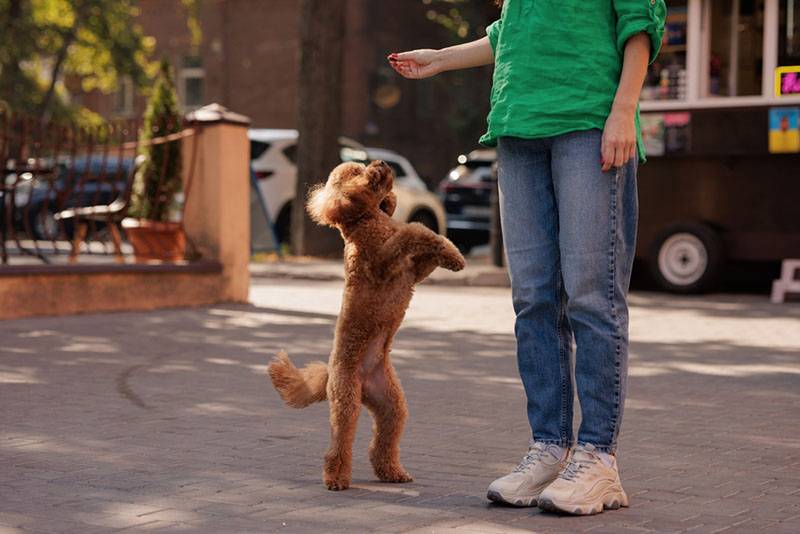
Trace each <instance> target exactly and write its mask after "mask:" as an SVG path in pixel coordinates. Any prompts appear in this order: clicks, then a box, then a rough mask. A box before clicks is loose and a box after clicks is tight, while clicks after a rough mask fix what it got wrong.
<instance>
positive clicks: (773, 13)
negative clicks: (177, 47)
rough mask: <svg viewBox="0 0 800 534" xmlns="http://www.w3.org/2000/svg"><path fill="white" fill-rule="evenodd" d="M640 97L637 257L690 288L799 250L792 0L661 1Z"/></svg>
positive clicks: (663, 278) (797, 56) (797, 7)
mask: <svg viewBox="0 0 800 534" xmlns="http://www.w3.org/2000/svg"><path fill="white" fill-rule="evenodd" d="M668 7H669V14H668V17H667V20H666V27H665V32H664V42H663V46H662V50H661V53H660V55H659V57H658V58H657V59H656V61H655V62H654V63H653V64H652V65H651V66H650V68H649V71H648V75H647V79H646V82H645V87H644V90H643V92H642V101H641V125H642V132H643V137H644V141H645V147H646V149H647V154H648V156H647V159H648V163H647V165H645V166H644V167H642V169H641V172H640V178H639V199H640V227H639V241H638V249H637V257H638V258H639V259H640V260H643V261H644V262H645V263H646V264H647V266H648V267H649V269H650V270H651V272H652V274H653V275H654V277H655V279H656V281H657V282H658V283H659V284H660V285H661V286H662V287H664V288H665V289H668V290H671V291H677V292H687V293H688V292H698V291H703V290H705V289H708V288H709V287H711V286H712V285H713V283H714V282H715V281H716V280H717V279H718V277H719V275H720V272H721V270H722V267H723V266H724V265H725V263H726V262H729V261H779V260H783V259H785V258H800V125H798V120H800V0H683V1H680V0H675V1H670V2H668Z"/></svg>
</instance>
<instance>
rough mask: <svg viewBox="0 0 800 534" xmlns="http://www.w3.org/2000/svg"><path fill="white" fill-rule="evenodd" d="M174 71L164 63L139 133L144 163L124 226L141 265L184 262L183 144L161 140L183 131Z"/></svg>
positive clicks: (135, 184)
mask: <svg viewBox="0 0 800 534" xmlns="http://www.w3.org/2000/svg"><path fill="white" fill-rule="evenodd" d="M182 122H183V121H182V115H181V112H180V109H179V106H178V96H177V94H176V92H175V83H174V82H173V78H172V72H171V69H170V65H169V63H168V62H167V61H166V60H162V61H161V64H160V66H159V74H158V79H157V80H156V84H155V88H154V89H153V94H152V96H151V97H150V100H149V102H148V104H147V111H146V112H145V116H144V124H143V125H142V130H141V132H140V136H139V140H140V145H141V147H142V148H141V149H140V156H141V157H142V160H143V161H142V163H141V164H140V165H139V168H138V170H137V172H136V176H135V177H134V182H133V191H132V194H131V206H130V209H129V211H128V217H127V218H126V219H125V220H124V221H123V223H122V226H123V227H124V228H125V231H126V234H127V236H128V241H129V242H130V243H131V245H132V246H133V251H134V256H135V257H136V261H137V262H142V261H150V260H162V261H175V260H181V259H183V257H184V253H185V250H186V236H185V233H184V230H183V223H182V221H181V220H180V219H181V214H182V209H181V201H182V198H181V197H182V193H181V191H182V189H183V176H182V156H181V140H180V139H176V140H172V141H168V142H163V141H161V140H159V139H158V138H161V137H164V136H167V135H170V134H174V133H178V132H180V131H181V129H182V128H183V124H182Z"/></svg>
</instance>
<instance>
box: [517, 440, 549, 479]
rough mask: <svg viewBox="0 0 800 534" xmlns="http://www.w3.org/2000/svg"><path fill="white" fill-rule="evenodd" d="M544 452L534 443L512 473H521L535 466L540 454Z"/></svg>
mask: <svg viewBox="0 0 800 534" xmlns="http://www.w3.org/2000/svg"><path fill="white" fill-rule="evenodd" d="M543 452H544V447H542V446H541V445H540V444H539V443H534V444H533V445H531V446H530V448H529V449H528V452H527V453H526V454H525V456H524V457H523V458H522V461H521V462H520V463H519V465H518V466H517V467H515V468H514V473H522V472H523V471H526V470H527V469H528V468H529V467H531V466H533V465H536V462H538V461H539V460H541V459H542V453H543Z"/></svg>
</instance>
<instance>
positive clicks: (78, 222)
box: [55, 155, 145, 263]
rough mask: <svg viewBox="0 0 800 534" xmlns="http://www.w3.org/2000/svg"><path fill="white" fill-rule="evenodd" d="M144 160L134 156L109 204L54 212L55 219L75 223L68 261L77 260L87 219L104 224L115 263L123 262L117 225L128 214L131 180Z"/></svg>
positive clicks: (85, 231)
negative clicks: (120, 189) (123, 186)
mask: <svg viewBox="0 0 800 534" xmlns="http://www.w3.org/2000/svg"><path fill="white" fill-rule="evenodd" d="M144 161H145V156H142V155H139V156H137V157H136V159H135V160H134V164H133V166H132V167H131V170H130V172H129V174H128V176H127V180H126V181H125V189H124V190H123V191H122V192H121V194H120V195H119V196H118V197H117V198H116V199H114V201H113V202H111V203H110V204H100V205H97V206H80V207H75V208H68V209H65V210H63V211H60V212H59V213H56V214H55V218H56V220H60V221H63V220H67V219H72V220H73V221H74V224H75V232H74V235H73V236H72V249H71V251H70V253H69V261H70V263H75V262H77V261H78V254H80V249H81V243H82V242H83V240H84V239H85V238H86V233H87V231H88V228H89V226H88V221H95V222H100V223H103V224H105V225H106V227H107V228H108V231H109V234H111V242H112V243H113V245H114V256H115V258H116V260H117V263H124V262H125V259H124V258H123V256H122V235H121V234H120V231H119V226H120V224H121V223H122V219H124V218H125V217H126V216H127V214H128V208H129V207H130V203H131V194H132V192H133V181H134V179H135V178H136V173H137V172H138V170H139V168H140V167H141V166H142V163H144Z"/></svg>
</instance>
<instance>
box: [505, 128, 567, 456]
mask: <svg viewBox="0 0 800 534" xmlns="http://www.w3.org/2000/svg"><path fill="white" fill-rule="evenodd" d="M498 161H499V186H500V212H501V221H502V226H503V240H504V243H505V248H506V255H507V257H508V266H509V275H510V277H511V290H512V298H513V304H514V311H515V312H516V316H517V318H516V324H515V328H514V331H515V334H516V338H517V362H518V365H519V373H520V376H521V378H522V383H523V385H524V387H525V394H526V396H527V399H528V420H529V422H530V425H531V430H532V433H533V438H534V439H535V440H536V441H540V442H546V443H556V444H558V445H561V446H563V447H568V446H571V444H572V441H573V435H572V402H573V395H574V393H573V389H572V375H571V366H570V350H571V340H572V332H571V330H570V327H569V321H568V320H567V317H566V294H565V293H564V290H563V284H562V280H561V274H560V260H559V247H558V212H557V208H556V202H555V192H554V189H553V181H552V175H551V172H550V168H551V155H550V141H549V140H525V139H518V138H509V137H504V138H502V139H500V141H499V144H498Z"/></svg>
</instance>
